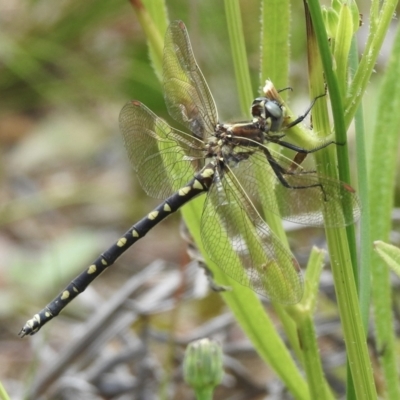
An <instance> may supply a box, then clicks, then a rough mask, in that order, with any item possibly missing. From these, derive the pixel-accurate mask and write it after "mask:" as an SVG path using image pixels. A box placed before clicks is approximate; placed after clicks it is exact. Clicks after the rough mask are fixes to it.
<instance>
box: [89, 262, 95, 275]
mask: <svg viewBox="0 0 400 400" xmlns="http://www.w3.org/2000/svg"><path fill="white" fill-rule="evenodd" d="M96 271H97V267H96V266H95V265H94V264H92V265H91V266H90V267H89V268H88V270H87V273H88V274H94V273H95V272H96Z"/></svg>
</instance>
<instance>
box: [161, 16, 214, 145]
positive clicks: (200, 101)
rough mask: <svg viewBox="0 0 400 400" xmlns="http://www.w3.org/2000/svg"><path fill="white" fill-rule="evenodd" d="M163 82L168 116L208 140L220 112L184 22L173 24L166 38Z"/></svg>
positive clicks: (197, 135)
mask: <svg viewBox="0 0 400 400" xmlns="http://www.w3.org/2000/svg"><path fill="white" fill-rule="evenodd" d="M163 81H164V93H165V94H164V97H165V102H166V104H167V107H168V112H169V114H170V115H171V116H172V117H173V118H174V119H175V120H176V121H177V122H179V123H180V124H182V125H184V126H186V127H187V128H188V129H189V130H190V131H191V132H193V134H194V135H195V136H196V137H197V138H199V139H202V140H205V139H206V138H207V137H208V136H209V135H210V134H211V133H212V132H214V128H215V125H216V124H217V122H218V114H217V108H216V106H215V102H214V99H213V97H212V94H211V92H210V89H209V88H208V85H207V82H206V80H205V79H204V76H203V74H202V72H201V71H200V68H199V66H198V65H197V63H196V60H195V58H194V55H193V50H192V46H191V44H190V40H189V35H188V33H187V31H186V27H185V24H184V23H183V22H182V21H174V22H172V23H171V24H170V26H169V27H168V30H167V33H166V36H165V43H164V55H163Z"/></svg>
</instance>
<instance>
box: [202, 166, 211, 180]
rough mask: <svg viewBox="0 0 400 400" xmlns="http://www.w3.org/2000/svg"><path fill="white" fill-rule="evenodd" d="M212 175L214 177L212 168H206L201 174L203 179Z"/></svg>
mask: <svg viewBox="0 0 400 400" xmlns="http://www.w3.org/2000/svg"><path fill="white" fill-rule="evenodd" d="M213 175H214V170H213V169H212V168H206V169H205V170H204V171H203V172H202V174H201V176H202V177H203V178H209V177H210V176H213Z"/></svg>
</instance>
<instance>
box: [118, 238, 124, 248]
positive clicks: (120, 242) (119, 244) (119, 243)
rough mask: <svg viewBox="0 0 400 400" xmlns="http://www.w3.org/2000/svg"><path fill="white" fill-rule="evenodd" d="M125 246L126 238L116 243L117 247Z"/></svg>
mask: <svg viewBox="0 0 400 400" xmlns="http://www.w3.org/2000/svg"><path fill="white" fill-rule="evenodd" d="M125 245H126V238H124V237H123V238H121V239H119V240H118V242H117V246H118V247H124V246H125Z"/></svg>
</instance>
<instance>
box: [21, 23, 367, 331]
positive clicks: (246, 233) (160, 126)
mask: <svg viewBox="0 0 400 400" xmlns="http://www.w3.org/2000/svg"><path fill="white" fill-rule="evenodd" d="M163 81H164V92H165V100H166V104H167V107H168V111H169V113H170V115H171V116H172V117H173V118H174V119H175V120H176V121H177V122H179V123H181V124H182V125H183V126H185V127H186V128H187V129H188V130H189V131H190V133H185V132H183V131H180V130H177V129H174V128H172V127H170V126H169V125H168V124H167V123H166V122H165V121H164V120H162V119H161V118H159V117H157V116H156V115H155V114H154V113H153V112H152V111H150V110H149V109H148V108H147V107H146V106H145V105H143V104H142V103H141V102H139V101H136V100H134V101H131V102H129V103H128V104H126V105H125V106H124V107H123V109H122V111H121V114H120V118H119V121H120V128H121V131H122V134H123V138H124V143H125V147H126V149H127V152H128V156H129V159H130V161H131V163H132V165H133V167H134V169H135V171H136V172H137V175H138V177H139V180H140V183H141V185H142V187H143V189H144V190H145V191H146V193H147V194H148V195H150V196H153V197H157V198H163V199H166V200H164V201H163V202H162V203H161V204H160V205H159V206H158V207H156V208H155V209H154V210H153V211H151V212H150V213H149V214H148V215H146V216H145V217H144V218H143V219H141V220H140V221H139V222H137V223H136V224H134V225H133V226H132V227H131V228H130V229H129V230H128V231H127V232H126V233H125V234H124V235H123V236H122V237H121V238H120V239H118V241H117V242H116V243H115V244H114V245H112V246H111V247H110V248H109V249H108V250H106V251H105V252H104V253H102V254H101V255H100V256H99V257H98V258H97V259H96V260H95V261H94V262H93V264H91V265H90V266H89V267H88V268H87V269H85V271H83V272H82V273H81V274H80V275H79V276H78V277H76V278H75V279H74V280H73V281H72V282H71V283H70V284H69V285H68V286H67V287H66V288H65V289H64V290H63V291H62V292H61V293H60V294H59V295H58V296H57V297H56V298H55V299H54V300H53V301H52V302H50V303H49V304H48V305H47V306H46V307H45V308H44V309H43V310H41V311H40V312H39V313H38V314H36V315H35V316H34V317H33V318H32V319H30V320H29V321H28V322H27V323H26V324H25V325H24V327H23V328H22V330H21V332H20V336H22V337H23V336H25V335H32V334H34V333H36V332H37V331H38V330H39V329H40V328H41V327H42V326H43V325H44V324H46V323H47V322H48V321H50V320H51V319H53V318H54V317H56V316H57V315H58V314H59V313H60V311H61V310H63V308H64V307H66V306H67V304H68V303H69V302H70V301H71V300H72V299H74V298H75V297H76V296H77V295H78V294H80V293H81V292H83V291H84V290H85V289H86V288H87V286H88V285H89V284H90V283H91V282H92V281H93V280H94V279H95V278H96V277H97V276H99V275H100V273H101V272H103V271H104V270H105V269H107V268H108V267H109V266H110V265H112V264H113V263H114V262H115V261H116V259H117V258H118V257H119V256H120V255H121V254H122V253H124V252H125V251H126V250H127V249H128V248H129V247H130V246H132V245H133V244H134V243H135V242H136V241H137V240H139V239H141V238H142V237H143V236H145V235H146V233H147V232H148V231H149V230H150V229H152V228H153V227H154V226H156V225H157V224H158V223H159V222H160V221H162V220H163V219H165V218H166V217H168V216H169V215H170V214H171V213H173V212H175V211H177V210H178V209H179V208H180V207H182V206H183V205H184V204H186V203H187V202H189V201H190V200H191V199H193V198H194V197H196V196H198V195H200V194H203V193H206V192H207V197H206V200H205V204H204V209H203V213H202V217H201V227H200V229H201V238H202V241H203V244H204V249H205V251H206V253H207V255H208V257H209V258H210V259H211V260H212V261H214V262H215V263H216V264H217V265H218V266H219V267H220V268H222V270H223V271H224V272H225V273H226V274H228V275H229V276H230V277H232V278H234V279H235V280H237V281H238V282H240V283H241V284H243V285H246V286H249V287H251V288H252V289H253V290H254V291H255V292H257V293H259V294H260V295H263V296H267V297H269V298H271V299H272V300H274V301H278V302H280V303H283V304H294V303H297V302H298V301H300V299H301V297H302V294H303V281H302V275H301V270H300V267H299V264H298V263H297V261H296V259H295V257H294V256H293V255H292V253H291V252H290V250H289V249H288V248H287V247H286V246H285V245H284V244H283V243H282V242H281V241H280V239H279V238H278V237H277V236H276V235H275V234H274V233H273V232H272V230H271V229H270V227H269V226H268V225H267V223H266V222H265V221H264V220H263V219H262V217H261V216H260V212H259V211H258V210H257V209H256V207H255V204H256V205H259V204H261V203H264V204H266V205H267V207H268V208H269V209H270V210H271V211H273V212H275V213H277V214H280V215H282V216H283V217H284V218H286V219H289V220H292V221H295V222H299V223H303V224H307V225H315V226H321V225H322V224H323V217H322V211H323V210H324V212H328V213H330V215H331V216H332V217H333V218H331V220H333V221H337V222H335V225H337V226H344V225H347V224H351V223H353V222H354V221H355V220H356V219H357V218H358V213H359V208H358V200H357V196H356V194H355V192H354V190H353V189H352V188H351V187H349V186H348V185H346V184H344V183H342V182H340V181H337V180H334V179H329V178H327V177H322V176H319V175H317V174H316V173H315V172H312V171H304V170H303V169H302V168H301V167H300V166H299V165H297V164H296V165H297V167H296V168H295V169H293V161H292V160H288V159H285V158H284V157H282V156H280V155H278V154H275V153H273V152H272V151H271V150H269V149H268V148H267V146H266V145H267V144H268V142H271V141H272V142H275V143H278V144H281V145H283V146H286V147H289V148H291V149H292V150H295V151H297V152H300V153H304V154H308V153H310V152H313V151H315V150H316V149H312V150H306V149H302V148H299V147H296V146H294V145H290V144H288V143H287V142H285V141H283V140H282V138H283V137H284V134H283V133H279V132H280V131H282V130H284V129H285V128H287V127H291V126H293V122H292V123H288V122H287V121H286V120H285V112H284V107H283V106H282V104H280V103H279V101H278V100H277V99H276V98H273V97H274V96H272V95H271V96H270V97H262V98H257V99H256V100H255V101H254V103H253V105H252V114H253V120H252V121H250V122H241V123H236V124H223V123H219V121H218V114H217V109H216V106H215V103H214V99H213V97H212V95H211V92H210V90H209V88H208V85H207V83H206V81H205V79H204V77H203V74H202V73H201V71H200V68H199V67H198V65H197V63H196V60H195V58H194V55H193V51H192V47H191V44H190V40H189V36H188V33H187V30H186V27H185V25H184V23H183V22H181V21H175V22H172V23H171V24H170V26H169V27H168V30H167V33H166V37H165V47H164V55H163ZM310 109H311V107H310V108H309V109H308V110H307V112H306V113H305V114H303V115H302V116H300V117H299V118H298V119H297V120H295V122H294V123H299V122H301V121H302V120H303V119H304V117H305V115H307V114H308V112H309V111H310ZM328 144H329V143H326V144H324V145H323V146H321V147H325V146H326V145H328ZM254 167H256V168H254ZM256 170H257V171H262V175H263V177H264V178H265V179H260V177H259V176H258V175H259V174H257V173H256V172H255V171H256ZM267 178H268V179H267ZM267 181H270V183H271V182H272V186H265V188H263V185H267ZM270 183H269V184H270ZM260 188H261V189H266V188H267V190H260ZM297 189H298V190H297ZM275 198H276V199H277V201H274V200H275ZM342 202H350V203H351V205H352V207H353V210H354V212H353V215H351V216H347V217H345V216H344V215H343V212H342Z"/></svg>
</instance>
